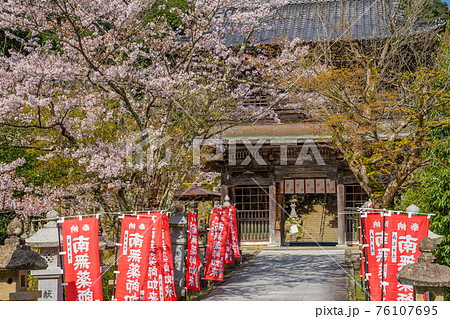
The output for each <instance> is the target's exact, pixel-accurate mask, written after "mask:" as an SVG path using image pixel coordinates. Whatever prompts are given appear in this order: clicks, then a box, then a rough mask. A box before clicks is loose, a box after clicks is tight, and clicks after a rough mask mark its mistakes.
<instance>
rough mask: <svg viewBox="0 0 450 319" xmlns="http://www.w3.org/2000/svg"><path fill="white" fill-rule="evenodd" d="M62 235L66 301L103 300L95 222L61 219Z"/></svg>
mask: <svg viewBox="0 0 450 319" xmlns="http://www.w3.org/2000/svg"><path fill="white" fill-rule="evenodd" d="M62 234H63V246H64V252H65V254H64V279H65V282H66V283H67V286H66V297H67V300H68V301H93V300H103V293H102V279H101V270H100V255H99V246H98V219H97V218H95V217H87V218H76V219H65V220H63V222H62Z"/></svg>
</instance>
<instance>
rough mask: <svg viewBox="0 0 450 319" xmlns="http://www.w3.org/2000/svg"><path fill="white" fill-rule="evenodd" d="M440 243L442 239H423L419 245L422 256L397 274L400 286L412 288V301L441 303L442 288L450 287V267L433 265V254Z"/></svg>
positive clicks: (442, 296) (442, 298)
mask: <svg viewBox="0 0 450 319" xmlns="http://www.w3.org/2000/svg"><path fill="white" fill-rule="evenodd" d="M441 241H442V237H438V238H431V237H425V238H424V239H423V240H422V241H421V242H420V244H419V250H420V251H421V252H422V255H420V256H419V258H418V262H417V263H415V264H409V265H406V266H405V267H404V268H403V269H402V270H401V271H400V272H399V273H398V274H397V279H398V281H399V282H400V283H401V284H402V285H412V286H413V287H414V300H417V301H426V300H429V301H443V300H444V287H450V267H447V266H443V265H438V264H435V263H434V261H435V260H436V257H434V255H433V253H434V252H435V251H436V247H437V246H438V245H439V244H440V243H441Z"/></svg>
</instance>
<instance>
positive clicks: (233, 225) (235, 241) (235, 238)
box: [229, 205, 241, 258]
mask: <svg viewBox="0 0 450 319" xmlns="http://www.w3.org/2000/svg"><path fill="white" fill-rule="evenodd" d="M229 211H230V233H231V248H232V249H233V252H234V258H239V257H241V251H240V248H239V234H238V227H237V218H236V207H235V206H234V205H232V206H230V207H229Z"/></svg>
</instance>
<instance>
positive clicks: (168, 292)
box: [162, 215, 177, 301]
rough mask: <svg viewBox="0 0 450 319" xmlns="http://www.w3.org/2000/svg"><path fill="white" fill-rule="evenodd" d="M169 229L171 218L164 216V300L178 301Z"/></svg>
mask: <svg viewBox="0 0 450 319" xmlns="http://www.w3.org/2000/svg"><path fill="white" fill-rule="evenodd" d="M169 228H170V227H169V217H167V215H162V242H163V279H164V280H163V281H164V300H167V301H175V300H177V293H176V291H175V278H174V273H173V258H172V243H171V241H170V229H169Z"/></svg>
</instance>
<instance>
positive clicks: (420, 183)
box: [397, 123, 450, 300]
mask: <svg viewBox="0 0 450 319" xmlns="http://www.w3.org/2000/svg"><path fill="white" fill-rule="evenodd" d="M431 135H432V140H433V147H432V148H431V149H430V150H429V156H428V158H429V161H430V164H429V165H428V166H426V167H424V168H423V169H421V170H419V171H418V172H417V174H416V177H417V183H416V185H415V186H414V187H412V188H410V189H408V190H407V191H405V192H404V194H403V196H402V197H403V199H402V200H401V201H400V202H399V203H398V205H397V207H398V208H399V209H405V208H406V207H407V206H409V205H410V204H414V205H417V206H419V207H420V209H421V211H422V212H423V213H427V214H435V215H434V216H433V217H432V218H431V220H430V229H431V231H433V232H435V233H437V234H439V235H443V236H444V238H443V240H442V243H441V244H440V245H439V246H438V249H437V251H436V253H435V256H436V258H437V262H438V263H440V264H443V265H447V266H450V123H446V125H445V126H441V127H438V128H436V129H434V130H433V132H432V134H431ZM446 295H447V297H446V299H447V300H450V294H449V291H447V294H446Z"/></svg>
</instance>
